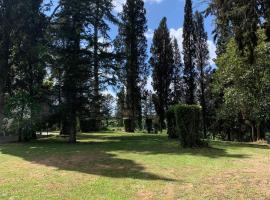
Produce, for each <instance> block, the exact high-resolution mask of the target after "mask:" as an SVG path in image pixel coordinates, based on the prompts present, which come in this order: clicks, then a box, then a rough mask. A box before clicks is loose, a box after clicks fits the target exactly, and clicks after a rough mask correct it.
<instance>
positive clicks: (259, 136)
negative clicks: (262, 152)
mask: <svg viewBox="0 0 270 200" xmlns="http://www.w3.org/2000/svg"><path fill="white" fill-rule="evenodd" d="M256 132H257V141H258V140H260V139H261V123H257V124H256Z"/></svg>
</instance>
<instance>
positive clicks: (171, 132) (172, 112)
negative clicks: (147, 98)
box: [166, 106, 179, 139]
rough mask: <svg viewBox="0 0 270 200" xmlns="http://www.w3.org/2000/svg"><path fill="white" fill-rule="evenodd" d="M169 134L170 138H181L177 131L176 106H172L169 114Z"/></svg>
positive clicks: (167, 114)
mask: <svg viewBox="0 0 270 200" xmlns="http://www.w3.org/2000/svg"><path fill="white" fill-rule="evenodd" d="M166 118H167V134H168V136H169V138H172V139H174V138H179V134H177V131H176V118H175V106H171V107H170V108H169V109H168V111H167V113H166Z"/></svg>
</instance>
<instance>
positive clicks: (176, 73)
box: [170, 38, 184, 104]
mask: <svg viewBox="0 0 270 200" xmlns="http://www.w3.org/2000/svg"><path fill="white" fill-rule="evenodd" d="M172 43H173V44H172V45H173V60H174V64H173V78H172V86H171V89H172V92H171V98H170V100H171V104H177V103H181V102H183V93H184V88H183V75H182V73H183V63H182V58H181V52H180V49H179V46H178V42H177V39H176V38H174V39H173V42H172Z"/></svg>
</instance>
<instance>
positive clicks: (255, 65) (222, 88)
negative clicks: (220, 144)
mask: <svg viewBox="0 0 270 200" xmlns="http://www.w3.org/2000/svg"><path fill="white" fill-rule="evenodd" d="M269 9H270V4H269V1H267V0H265V1H264V0H263V1H249V0H236V1H235V0H234V1H230V0H229V1H219V0H213V1H211V3H210V5H209V8H208V9H207V11H206V14H212V15H214V16H215V22H216V23H215V24H216V28H215V31H214V35H215V39H216V43H217V55H218V58H217V61H216V64H217V67H218V68H217V71H216V73H215V74H214V76H213V79H214V81H213V84H212V92H213V94H214V95H213V98H212V99H213V102H214V104H215V112H214V115H213V117H214V119H215V120H214V121H213V123H212V129H213V130H214V131H213V132H215V133H217V132H219V133H222V134H221V136H222V138H224V139H229V140H232V139H237V140H248V141H249V140H250V139H251V140H253V141H255V140H258V139H261V138H263V137H264V136H265V132H266V131H267V130H269V126H268V124H269V112H268V110H269V97H270V94H269V78H270V76H269V66H270V61H269V58H268V57H269V38H270V32H269V30H270V28H269V27H270V26H269V21H270V18H269V17H270V11H269ZM248 133H250V134H248Z"/></svg>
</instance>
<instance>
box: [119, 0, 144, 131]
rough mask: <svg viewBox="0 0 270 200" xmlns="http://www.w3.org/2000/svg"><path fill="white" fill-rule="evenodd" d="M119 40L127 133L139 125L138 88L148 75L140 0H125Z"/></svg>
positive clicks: (139, 98)
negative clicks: (122, 53)
mask: <svg viewBox="0 0 270 200" xmlns="http://www.w3.org/2000/svg"><path fill="white" fill-rule="evenodd" d="M120 16H121V24H120V27H119V39H120V40H122V44H123V47H124V50H123V51H124V57H125V58H124V60H125V80H124V81H125V83H124V85H125V86H126V115H127V116H126V117H127V122H128V123H127V124H128V125H127V126H126V131H127V132H134V130H135V124H136V122H137V123H138V124H141V119H142V118H141V115H142V112H141V88H142V87H143V85H144V84H145V80H146V78H145V76H146V75H147V71H148V69H147V65H146V63H145V60H146V57H147V55H146V49H147V40H146V37H145V33H146V31H147V24H146V23H147V21H146V10H145V8H144V1H143V0H127V2H126V4H125V5H124V6H123V11H122V13H121V14H120Z"/></svg>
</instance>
